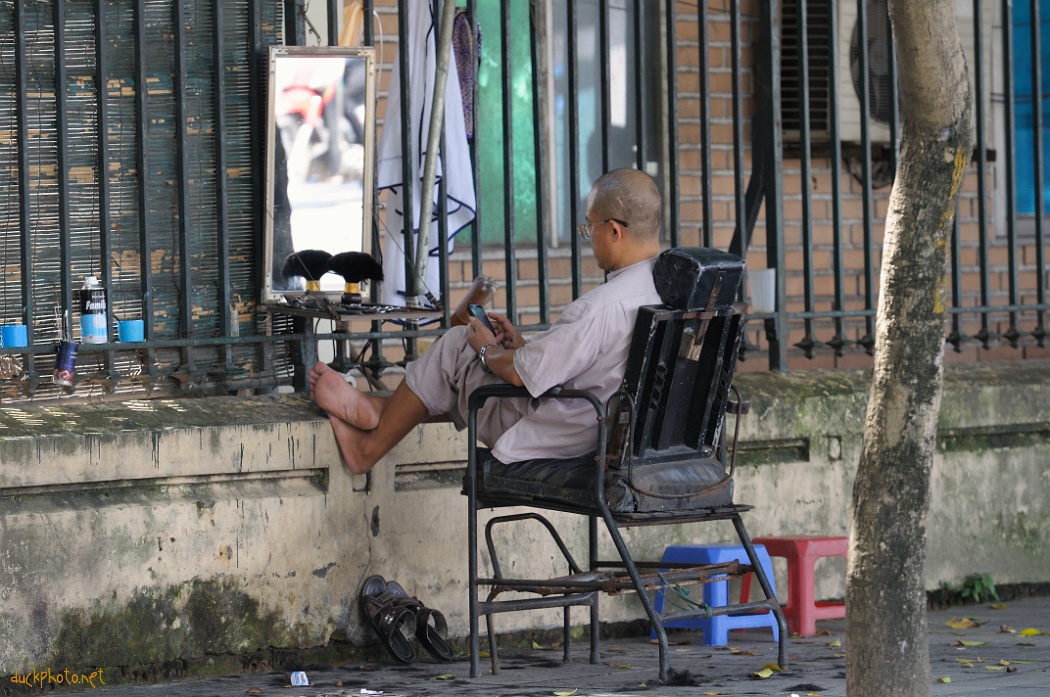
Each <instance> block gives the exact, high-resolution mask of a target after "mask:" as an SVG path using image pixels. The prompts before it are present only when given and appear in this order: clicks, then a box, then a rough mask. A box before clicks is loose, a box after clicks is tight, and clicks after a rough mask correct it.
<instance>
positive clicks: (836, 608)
mask: <svg viewBox="0 0 1050 697" xmlns="http://www.w3.org/2000/svg"><path fill="white" fill-rule="evenodd" d="M753 542H754V543H755V546H756V547H757V546H758V545H763V546H764V547H765V548H766V551H767V552H768V553H769V556H771V557H784V558H785V559H787V578H788V589H787V604H786V605H784V606H783V609H784V618H785V619H786V620H787V623H788V628H789V629H790V630H791V631H792V633H794V634H798V635H799V636H811V635H813V634H816V633H817V624H816V622H817V620H830V619H840V618H843V617H845V616H846V604H845V603H837V602H818V601H817V600H816V599H815V598H814V588H815V585H814V579H813V568H814V566H815V565H816V563H817V559H821V558H823V557H842V558H843V559H845V558H846V551H847V549H848V547H849V541H848V539H847V538H845V537H756V538H755V539H754V540H753ZM750 591H751V577H750V575H747V576H745V577H744V579H743V581H742V582H741V585H740V601H741V602H747V599H748V597H749V595H750Z"/></svg>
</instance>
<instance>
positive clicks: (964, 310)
mask: <svg viewBox="0 0 1050 697" xmlns="http://www.w3.org/2000/svg"><path fill="white" fill-rule="evenodd" d="M1039 310H1050V303H1044V304H1042V305H988V306H981V305H968V306H966V307H950V308H948V314H950V315H957V314H958V315H967V314H981V313H993V314H994V313H998V312H1037V311H1039ZM877 312H878V310H876V309H871V310H825V311H821V312H791V313H788V319H791V320H798V319H806V318H810V319H834V318H836V317H844V318H849V317H875V315H876V314H877ZM766 316H767V315H766V314H760V315H756V314H750V315H748V318H749V319H751V318H755V317H766Z"/></svg>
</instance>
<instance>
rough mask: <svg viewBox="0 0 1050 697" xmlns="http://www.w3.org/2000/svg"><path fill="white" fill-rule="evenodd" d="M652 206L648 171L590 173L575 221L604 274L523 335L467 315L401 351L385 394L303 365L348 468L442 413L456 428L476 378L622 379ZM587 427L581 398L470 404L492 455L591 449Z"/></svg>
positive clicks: (656, 204)
mask: <svg viewBox="0 0 1050 697" xmlns="http://www.w3.org/2000/svg"><path fill="white" fill-rule="evenodd" d="M662 213H663V204H662V201H661V199H660V192H659V190H658V189H657V186H656V182H655V181H653V179H652V177H650V176H649V175H648V174H645V173H644V172H640V171H638V170H634V169H618V170H614V171H612V172H609V173H608V174H605V175H603V176H602V177H600V178H599V179H598V180H597V181H596V182H595V183H594V185H593V186H592V187H591V191H590V194H588V196H587V223H586V224H585V225H580V226H579V228H578V230H579V232H580V234H581V235H582V236H583V238H584V239H588V240H590V241H591V249H592V251H593V253H594V258H595V259H596V260H597V262H598V266H599V267H601V268H602V269H604V270H605V271H607V272H609V273H608V279H607V281H606V283H604V284H603V285H600V286H598V287H597V288H594V289H592V290H590V291H588V292H587V293H585V294H584V295H582V296H581V297H579V298H577V299H576V300H575V301H574V302H573V303H572V304H571V305H569V306H568V307H567V308H565V311H564V312H563V313H562V315H561V318H560V319H559V320H558V321H557V322H555V323H554V324H553V325H552V326H551V328H550V329H548V330H547V331H545V332H541V333H539V334H537V335H536V336H535V337H533V338H532V339H531V340H529V341H528V342H526V341H525V340H524V339H523V338H522V336H521V334H520V333H519V332H518V330H517V329H515V328H514V326H513V325H512V324H511V323H510V321H509V320H508V319H507V318H506V317H504V316H502V315H498V314H491V315H489V317H490V319H491V320H492V324H493V328H494V329H495V331H496V333H495V334H493V332H491V331H489V330H488V328H486V327H485V326H484V324H482V323H481V322H480V321H478V320H477V319H475V318H471V320H470V323H469V324H468V325H467V326H465V327H462V326H461V327H453V328H452V329H449V330H448V332H446V333H445V335H444V336H442V337H441V339H439V340H438V341H436V342H435V343H434V345H433V347H431V348H430V350H428V351H426V352H425V353H424V354H423V355H422V356H420V358H419V359H418V360H416V361H414V362H412V363H410V364H409V365H408V366H407V368H406V375H405V380H404V381H403V382H402V383H401V384H400V385H398V387H397V389H396V390H395V392H394V394H393V395H391V396H389V397H380V396H375V395H367V394H365V393H363V392H360V391H358V390H357V389H355V388H354V387H352V386H351V385H349V384H348V383H347V382H346V381H345V380H344V379H343V376H342V375H341V374H339V373H337V372H336V371H334V370H332V369H331V368H329V367H328V366H327V365H325V364H324V363H320V362H318V363H317V364H316V365H314V367H313V368H311V369H310V371H309V376H308V382H309V385H310V395H311V397H312V398H313V399H314V401H316V402H317V404H318V406H320V407H321V408H322V409H324V410H325V411H326V412H327V413H328V420H329V421H330V422H331V424H332V429H333V430H334V432H335V437H336V440H337V441H338V443H339V449H340V451H341V452H342V454H343V458H344V459H345V460H346V464H347V466H348V467H349V468H350V470H351V471H352V472H354V473H356V474H363V473H365V472H368V471H369V470H371V469H372V467H374V466H375V464H376V463H377V462H378V461H379V460H380V459H381V458H382V457H383V456H384V455H386V454H387V453H388V452H390V450H391V449H392V448H393V447H394V446H395V445H397V443H398V442H399V441H400V440H401V439H402V438H404V437H405V436H406V435H408V433H409V432H410V431H411V430H412V429H413V428H415V427H416V426H417V425H419V424H421V423H423V422H425V421H437V420H443V421H449V420H451V421H452V422H453V423H454V424H455V425H456V427H457V428H459V429H463V428H465V427H466V424H467V420H466V419H467V402H468V399H469V397H470V394H471V392H473V390H474V389H476V388H477V387H480V386H481V385H485V384H490V383H495V382H506V383H510V384H512V385H518V386H525V387H526V388H527V389H528V391H529V394H531V395H533V396H534V397H535V396H539V395H540V394H542V393H543V392H545V391H546V390H548V389H550V388H551V387H555V386H556V385H563V386H564V387H566V388H567V389H577V390H588V391H591V392H593V393H595V394H596V395H597V396H598V397H599V398H600V399H601V400H603V401H605V400H607V399H608V398H609V397H610V396H611V395H612V394H613V393H614V392H616V391H617V390H618V389H619V387H620V382H621V380H622V379H623V373H624V369H625V367H626V364H627V354H628V351H629V349H630V342H631V335H632V333H633V331H634V322H635V318H636V316H637V314H638V308H639V307H641V306H643V305H655V304H659V303H660V296H659V295H658V294H657V292H656V288H655V286H654V285H653V263H654V261H655V258H656V256H657V255H658V254H659V253H660V226H661V220H662ZM597 429H598V424H597V421H596V420H595V415H594V409H593V408H592V407H591V405H590V404H589V403H587V402H586V401H584V400H545V401H543V402H538V401H536V400H533V399H528V398H520V399H498V400H489V402H488V403H486V405H485V407H484V408H483V409H482V410H481V412H480V413H479V414H478V437H479V439H480V440H481V441H482V442H483V443H484V444H485V445H486V446H488V447H491V448H492V450H493V454H494V455H495V456H496V458H497V459H499V460H500V461H501V462H518V461H521V460H528V459H532V458H545V457H575V456H579V455H586V454H587V453H589V452H593V451H594V447H595V438H596V437H597Z"/></svg>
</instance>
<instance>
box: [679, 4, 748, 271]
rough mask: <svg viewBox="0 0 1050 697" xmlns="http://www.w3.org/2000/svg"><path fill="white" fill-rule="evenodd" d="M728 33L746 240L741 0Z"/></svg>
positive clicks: (738, 205)
mask: <svg viewBox="0 0 1050 697" xmlns="http://www.w3.org/2000/svg"><path fill="white" fill-rule="evenodd" d="M729 34H730V39H729V43H730V51H731V52H732V58H731V70H730V80H731V81H732V90H733V106H732V109H733V192H734V201H733V203H734V206H733V208H734V217H735V218H736V229H737V231H738V233H739V234H740V235H741V237H740V239H741V241H743V240H744V239H746V237H745V236H744V235H743V230H744V226H745V225H746V222H747V201H746V199H745V191H746V190H747V183H746V182H745V180H744V89H743V85H742V80H741V73H742V62H743V49H742V41H741V36H740V0H730V3H729ZM674 149H675V148H672V150H674ZM741 251H742V252H743V253H744V255H745V256H746V254H747V250H746V249H741Z"/></svg>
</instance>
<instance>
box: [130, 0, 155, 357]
mask: <svg viewBox="0 0 1050 697" xmlns="http://www.w3.org/2000/svg"><path fill="white" fill-rule="evenodd" d="M134 21H135V28H134V31H135V82H136V88H135V112H136V113H135V118H136V120H137V121H138V125H137V129H136V135H135V138H136V141H137V145H138V153H136V157H137V166H138V170H139V171H138V178H139V181H138V206H139V210H138V218H139V286H140V291H141V293H142V318H143V323H142V324H143V332H144V333H143V336H144V338H145V339H146V341H149V340H150V339H151V338H152V337H153V322H152V319H153V262H152V259H151V254H150V250H151V247H152V245H151V244H150V236H149V231H150V220H151V216H150V197H149V171H150V170H149V167H150V159H149V148H147V146H146V143H147V137H148V133H149V90H148V89H147V87H146V80H147V76H146V0H135V20H134ZM152 358H153V356H150V360H149V361H148V365H147V366H144V370H147V371H148V370H150V367H151V366H152V365H153V360H152Z"/></svg>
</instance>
